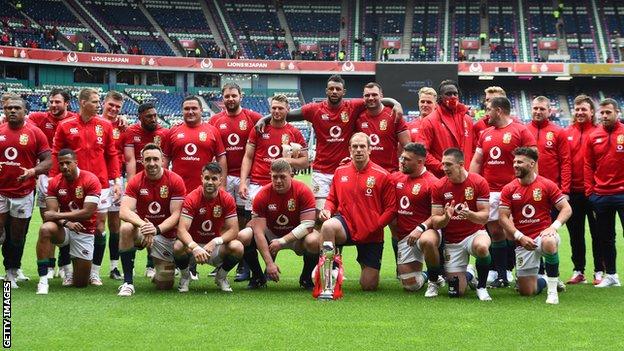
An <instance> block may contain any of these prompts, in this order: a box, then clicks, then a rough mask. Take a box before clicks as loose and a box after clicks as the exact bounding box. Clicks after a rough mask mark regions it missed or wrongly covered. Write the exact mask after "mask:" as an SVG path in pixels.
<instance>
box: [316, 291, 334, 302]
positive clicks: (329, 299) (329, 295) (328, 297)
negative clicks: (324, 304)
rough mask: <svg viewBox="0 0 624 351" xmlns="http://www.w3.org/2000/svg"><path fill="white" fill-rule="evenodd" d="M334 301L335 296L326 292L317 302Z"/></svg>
mask: <svg viewBox="0 0 624 351" xmlns="http://www.w3.org/2000/svg"><path fill="white" fill-rule="evenodd" d="M333 299H334V294H333V293H332V292H331V291H324V292H322V293H321V294H320V295H319V296H318V298H317V300H322V301H331V300H333Z"/></svg>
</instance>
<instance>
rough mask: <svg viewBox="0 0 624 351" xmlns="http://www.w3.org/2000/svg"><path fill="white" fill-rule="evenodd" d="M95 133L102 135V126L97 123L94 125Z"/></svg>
mask: <svg viewBox="0 0 624 351" xmlns="http://www.w3.org/2000/svg"><path fill="white" fill-rule="evenodd" d="M95 135H96V136H99V137H101V136H104V128H102V126H101V125H99V124H97V125H96V126H95Z"/></svg>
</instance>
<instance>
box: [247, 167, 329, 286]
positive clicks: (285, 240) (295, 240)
mask: <svg viewBox="0 0 624 351" xmlns="http://www.w3.org/2000/svg"><path fill="white" fill-rule="evenodd" d="M252 207H253V211H252V220H251V222H249V224H248V227H247V228H245V229H243V230H241V232H240V234H239V239H240V240H241V241H242V242H243V243H244V244H245V246H246V247H245V261H246V262H247V264H248V265H249V268H250V270H251V272H252V279H251V280H250V282H249V285H248V288H249V289H256V288H260V287H263V286H264V285H265V284H266V279H265V278H264V274H263V273H262V270H261V268H260V264H259V263H258V255H257V253H256V247H257V249H258V250H259V251H260V254H261V255H262V258H263V259H264V262H265V264H266V273H267V276H268V277H269V279H271V280H273V281H275V282H278V281H279V277H280V273H281V272H280V269H279V267H278V266H277V264H275V258H276V257H277V253H278V252H279V251H280V250H282V249H290V250H293V251H294V252H295V253H296V254H297V255H298V256H303V269H302V271H301V275H300V276H299V285H300V286H301V287H302V288H304V289H308V290H311V289H312V288H313V287H314V283H313V282H312V278H311V277H312V270H313V269H314V266H315V265H316V263H317V262H318V249H319V247H318V240H319V234H318V232H316V231H314V230H313V228H314V219H315V216H316V202H315V200H314V194H313V193H312V191H311V190H310V188H308V186H307V185H305V184H304V183H302V182H300V181H298V180H293V179H292V167H291V166H290V164H289V163H288V162H287V161H286V160H284V159H277V160H275V161H273V163H272V164H271V183H270V184H267V185H265V186H263V187H262V188H261V189H260V190H259V191H258V193H257V194H256V196H255V198H254V199H253V206H252Z"/></svg>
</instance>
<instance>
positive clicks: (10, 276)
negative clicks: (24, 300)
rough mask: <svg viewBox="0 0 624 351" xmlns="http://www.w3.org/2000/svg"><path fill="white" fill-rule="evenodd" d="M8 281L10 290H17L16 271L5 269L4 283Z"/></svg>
mask: <svg viewBox="0 0 624 351" xmlns="http://www.w3.org/2000/svg"><path fill="white" fill-rule="evenodd" d="M7 280H8V281H10V282H11V289H18V288H19V286H18V285H17V270H16V269H13V268H10V269H7V271H6V274H5V275H4V281H7Z"/></svg>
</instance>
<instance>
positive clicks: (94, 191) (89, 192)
mask: <svg viewBox="0 0 624 351" xmlns="http://www.w3.org/2000/svg"><path fill="white" fill-rule="evenodd" d="M84 192H85V195H86V196H95V197H98V198H99V197H100V194H101V193H102V185H101V184H100V181H99V180H98V178H97V177H96V176H95V175H93V174H91V175H89V180H88V181H87V184H85V189H84ZM86 196H85V197H86Z"/></svg>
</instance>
